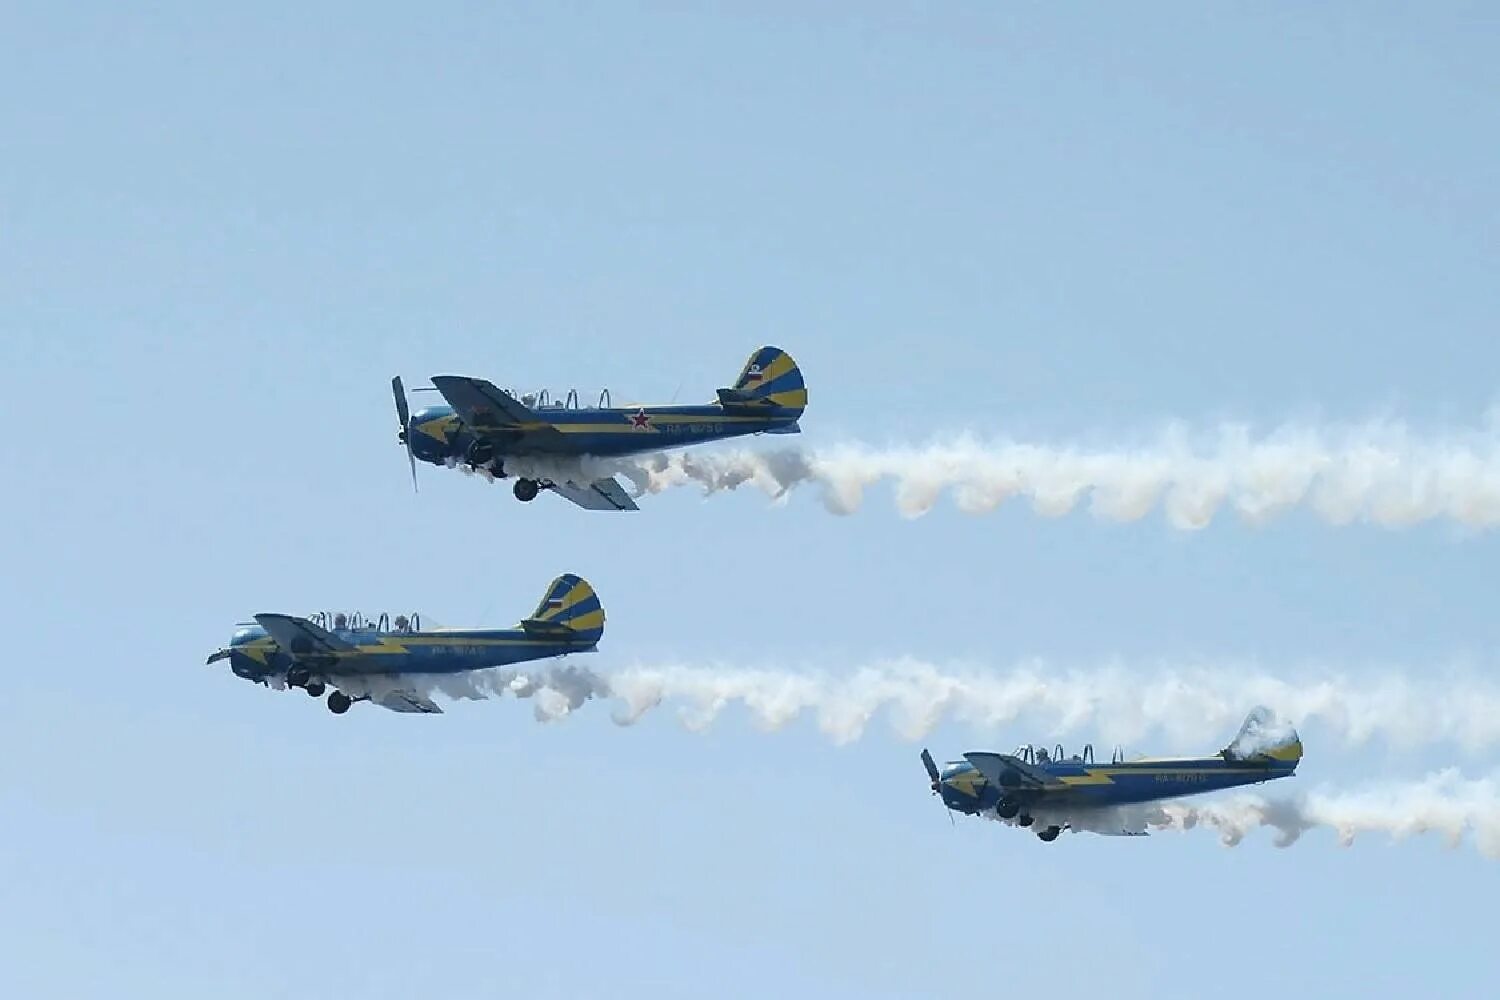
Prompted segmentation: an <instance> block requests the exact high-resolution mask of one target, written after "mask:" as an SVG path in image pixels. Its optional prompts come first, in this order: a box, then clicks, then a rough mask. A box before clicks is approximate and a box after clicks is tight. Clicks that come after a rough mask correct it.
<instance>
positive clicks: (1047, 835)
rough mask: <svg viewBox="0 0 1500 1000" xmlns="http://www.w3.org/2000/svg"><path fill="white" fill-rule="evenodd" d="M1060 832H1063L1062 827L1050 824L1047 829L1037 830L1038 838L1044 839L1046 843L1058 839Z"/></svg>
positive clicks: (1043, 841)
mask: <svg viewBox="0 0 1500 1000" xmlns="http://www.w3.org/2000/svg"><path fill="white" fill-rule="evenodd" d="M1059 833H1062V827H1059V826H1049V827H1047V829H1045V830H1038V831H1037V832H1036V835H1037V839H1038V840H1040V841H1042V843H1044V844H1050V843H1052V842H1053V841H1054V840H1056V839H1057V835H1058V834H1059Z"/></svg>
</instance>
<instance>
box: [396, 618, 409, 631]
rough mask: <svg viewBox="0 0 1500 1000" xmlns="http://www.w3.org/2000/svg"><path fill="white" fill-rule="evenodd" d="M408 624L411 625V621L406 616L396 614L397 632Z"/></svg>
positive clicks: (404, 628)
mask: <svg viewBox="0 0 1500 1000" xmlns="http://www.w3.org/2000/svg"><path fill="white" fill-rule="evenodd" d="M410 625H411V622H410V621H409V620H408V619H407V617H406V616H405V615H397V616H396V631H397V632H405V631H406V630H407V628H408V627H409V626H410Z"/></svg>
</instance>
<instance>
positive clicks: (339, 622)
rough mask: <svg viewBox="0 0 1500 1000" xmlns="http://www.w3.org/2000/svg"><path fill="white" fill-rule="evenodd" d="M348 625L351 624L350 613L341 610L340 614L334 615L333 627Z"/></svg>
mask: <svg viewBox="0 0 1500 1000" xmlns="http://www.w3.org/2000/svg"><path fill="white" fill-rule="evenodd" d="M348 626H349V616H348V615H346V614H344V613H343V612H342V611H340V612H339V613H338V614H336V615H334V616H333V627H334V628H347V627H348Z"/></svg>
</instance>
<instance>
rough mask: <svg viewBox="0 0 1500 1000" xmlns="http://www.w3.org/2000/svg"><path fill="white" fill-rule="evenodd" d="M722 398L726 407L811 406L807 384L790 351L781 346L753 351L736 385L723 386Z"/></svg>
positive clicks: (792, 407)
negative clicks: (808, 400) (808, 404)
mask: <svg viewBox="0 0 1500 1000" xmlns="http://www.w3.org/2000/svg"><path fill="white" fill-rule="evenodd" d="M719 402H720V403H721V404H722V405H723V406H724V407H725V409H738V408H744V409H759V408H761V407H766V406H779V407H782V408H783V409H788V410H803V409H806V408H807V386H806V384H804V383H803V381H802V370H801V369H800V368H798V367H797V362H795V361H793V360H792V356H791V355H790V354H788V353H787V352H785V351H783V350H782V349H781V348H779V347H762V348H760V349H759V350H757V351H756V352H755V353H754V354H752V355H750V359H749V360H748V361H746V362H745V367H744V368H743V369H741V370H740V377H739V378H738V379H736V380H735V383H734V385H733V386H731V387H730V388H728V389H720V390H719Z"/></svg>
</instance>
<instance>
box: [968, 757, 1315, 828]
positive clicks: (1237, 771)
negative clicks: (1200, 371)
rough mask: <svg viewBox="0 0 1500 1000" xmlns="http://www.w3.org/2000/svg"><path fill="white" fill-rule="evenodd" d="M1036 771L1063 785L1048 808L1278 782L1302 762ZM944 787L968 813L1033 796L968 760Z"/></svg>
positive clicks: (1185, 762)
mask: <svg viewBox="0 0 1500 1000" xmlns="http://www.w3.org/2000/svg"><path fill="white" fill-rule="evenodd" d="M1036 769H1037V770H1039V771H1045V772H1046V773H1047V774H1049V775H1050V776H1052V777H1053V778H1055V779H1057V781H1059V782H1061V783H1062V787H1061V788H1056V789H1053V788H1048V789H1047V791H1045V792H1044V793H1042V795H1043V796H1044V797H1045V801H1046V804H1047V806H1048V807H1062V808H1078V807H1093V806H1098V807H1105V806H1118V805H1127V804H1131V803H1138V802H1153V801H1156V800H1158V799H1175V798H1181V797H1182V796H1185V795H1199V794H1202V793H1204V792H1213V791H1218V790H1220V789H1224V788H1235V787H1238V786H1240V785H1254V784H1259V783H1260V782H1264V781H1273V780H1275V779H1277V778H1285V777H1289V776H1291V775H1292V774H1293V773H1295V772H1296V770H1297V761H1295V760H1293V761H1280V760H1269V759H1268V760H1253V761H1248V760H1226V759H1224V758H1223V757H1173V758H1161V759H1154V760H1153V759H1147V760H1133V761H1122V762H1119V763H1113V764H1084V763H1082V762H1078V761H1053V762H1049V763H1046V764H1038V765H1036ZM939 791H940V792H941V794H942V797H943V804H944V805H946V806H947V807H948V808H949V809H953V810H955V811H957V812H962V813H969V814H974V813H982V812H987V811H994V810H995V809H996V808H997V807H999V805H1000V802H1001V799H1002V798H1004V797H1006V796H1007V795H1008V794H1014V795H1016V796H1017V797H1019V798H1021V799H1022V800H1023V801H1025V800H1026V799H1027V798H1028V793H1027V792H1026V791H1025V790H1016V791H1014V792H1013V791H1011V790H1008V789H1005V788H1001V787H999V786H997V785H996V784H995V783H994V782H992V781H989V780H988V779H986V778H985V777H984V775H982V774H980V773H979V771H978V770H977V769H976V768H975V767H974V765H973V764H970V763H968V762H967V761H965V762H963V763H958V764H952V765H949V766H948V767H947V768H946V769H945V770H943V772H942V776H941V780H940V783H939Z"/></svg>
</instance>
